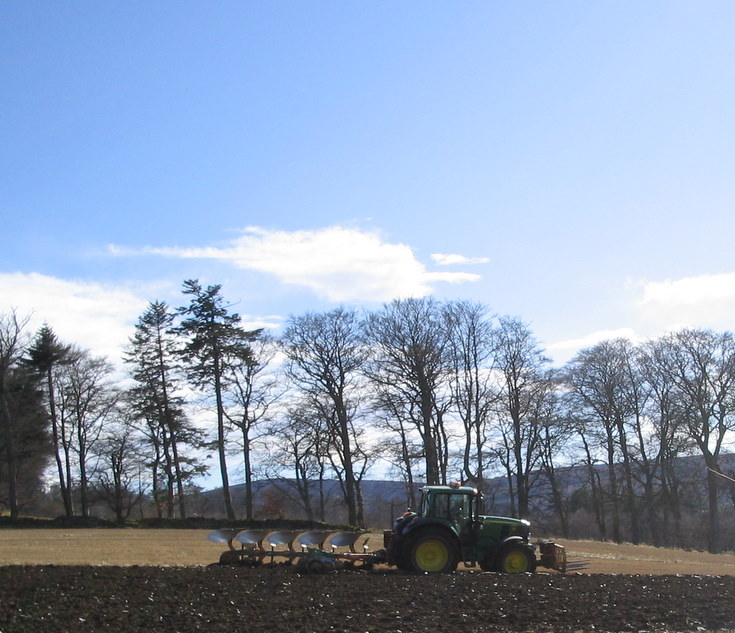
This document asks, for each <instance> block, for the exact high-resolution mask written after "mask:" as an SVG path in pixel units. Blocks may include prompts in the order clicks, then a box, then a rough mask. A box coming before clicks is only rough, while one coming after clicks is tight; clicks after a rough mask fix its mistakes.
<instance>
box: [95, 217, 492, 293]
mask: <svg viewBox="0 0 735 633" xmlns="http://www.w3.org/2000/svg"><path fill="white" fill-rule="evenodd" d="M109 252H110V253H111V254H114V255H130V254H152V255H158V256H162V257H175V258H187V259H214V260H221V261H225V262H229V263H231V264H232V265H233V266H235V267H237V268H241V269H247V270H253V271H258V272H262V273H266V274H270V275H273V276H274V277H275V278H276V279H278V280H279V281H280V282H281V283H284V284H290V285H294V286H299V287H302V288H307V289H309V290H310V291H312V292H314V293H315V294H317V295H318V296H320V297H322V298H325V299H327V300H330V301H335V302H348V301H349V302H363V301H387V300H390V299H393V298H396V297H421V296H426V295H428V294H431V292H432V291H433V288H432V284H434V283H438V282H445V283H466V282H472V281H477V280H479V279H480V276H479V275H476V274H471V273H465V272H456V273H445V272H442V273H436V272H430V271H427V270H426V267H425V266H424V264H422V263H421V262H420V261H419V260H418V259H416V256H415V255H414V252H413V250H412V249H411V248H410V247H409V246H407V245H406V244H400V243H399V244H393V243H389V242H386V241H384V240H383V239H382V237H381V236H380V235H379V234H378V233H377V232H369V231H361V230H357V229H353V228H345V227H340V226H332V227H328V228H324V229H319V230H303V231H273V230H266V229H262V228H259V227H248V228H247V229H245V230H244V232H243V234H242V235H241V236H240V237H238V238H236V239H234V240H232V241H231V242H229V243H227V244H226V245H224V246H222V247H215V246H205V247H193V248H176V247H147V248H145V249H142V250H138V251H130V250H127V249H125V248H123V247H119V246H111V247H110V249H109ZM450 257H459V256H450ZM469 261H471V260H468V261H465V262H463V263H468V262H469ZM456 263H459V262H456Z"/></svg>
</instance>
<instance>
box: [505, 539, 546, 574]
mask: <svg viewBox="0 0 735 633" xmlns="http://www.w3.org/2000/svg"><path fill="white" fill-rule="evenodd" d="M497 570H498V571H499V572H501V573H503V574H522V573H524V572H525V573H531V574H532V573H533V572H535V571H536V557H535V556H534V555H533V552H531V551H529V550H528V549H527V548H525V547H522V546H521V545H512V546H511V547H508V548H506V549H505V550H503V551H502V552H501V554H500V556H499V557H498V560H497Z"/></svg>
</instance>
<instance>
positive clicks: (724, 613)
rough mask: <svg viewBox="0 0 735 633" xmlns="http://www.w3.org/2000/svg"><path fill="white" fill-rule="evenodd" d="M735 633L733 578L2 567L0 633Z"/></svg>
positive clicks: (283, 568) (281, 568)
mask: <svg viewBox="0 0 735 633" xmlns="http://www.w3.org/2000/svg"><path fill="white" fill-rule="evenodd" d="M722 628H735V576H720V577H718V576H632V575H627V576H624V575H619V576H609V575H590V574H567V575H561V574H555V573H549V574H545V573H540V574H535V575H526V574H523V575H509V576H506V575H499V574H493V573H479V572H477V573H476V572H457V573H454V574H449V575H432V576H429V575H413V574H404V573H399V572H396V571H378V570H374V571H341V572H338V573H332V574H325V575H309V574H300V573H298V572H297V571H296V570H295V569H294V568H292V567H287V566H284V565H277V566H273V567H271V566H267V565H266V566H262V567H256V568H246V567H220V566H210V567H62V566H49V567H40V566H38V567H30V566H9V567H0V631H4V632H5V633H24V632H25V631H28V632H31V631H32V632H34V633H35V632H37V631H55V632H62V631H69V632H71V631H74V632H80V633H82V632H85V631H115V632H116V633H125V632H128V631H130V632H132V631H135V632H139V631H146V632H147V633H159V632H160V633H169V632H178V633H188V632H189V631H206V632H207V633H218V632H220V631H221V632H225V631H226V632H228V633H231V632H232V631H248V633H254V632H258V631H267V632H268V633H278V632H281V631H283V632H286V631H288V632H289V633H295V632H299V631H304V632H307V631H308V632H313V633H316V632H321V631H324V632H330V633H334V632H355V633H365V632H366V631H370V632H373V633H381V632H389V631H390V632H392V633H397V632H399V631H403V632H408V631H432V632H433V631H452V633H469V632H475V631H484V632H487V631H526V632H528V631H580V630H585V631H592V630H595V631H697V630H698V629H699V630H700V631H701V630H702V629H706V630H716V629H722Z"/></svg>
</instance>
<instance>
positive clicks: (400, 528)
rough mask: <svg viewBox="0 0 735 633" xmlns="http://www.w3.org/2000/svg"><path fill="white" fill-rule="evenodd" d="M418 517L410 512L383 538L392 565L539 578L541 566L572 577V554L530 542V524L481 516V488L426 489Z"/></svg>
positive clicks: (512, 519)
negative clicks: (459, 567)
mask: <svg viewBox="0 0 735 633" xmlns="http://www.w3.org/2000/svg"><path fill="white" fill-rule="evenodd" d="M421 493H422V494H421V502H420V506H419V510H418V512H411V511H408V512H405V513H404V514H403V516H401V517H400V518H399V519H398V520H397V521H396V522H395V524H394V525H393V529H392V530H388V531H386V532H385V533H384V535H383V542H384V546H385V556H386V562H387V563H388V564H391V565H396V566H397V567H399V568H400V569H404V570H406V571H415V572H429V573H437V572H451V571H454V570H455V569H456V567H457V565H458V564H459V563H460V562H463V563H464V564H465V566H467V567H476V566H478V565H479V567H480V569H482V570H483V571H497V572H503V573H521V572H534V571H535V570H536V567H537V566H541V567H548V568H552V569H557V570H559V571H566V570H567V569H568V564H567V561H566V552H565V550H564V548H563V547H562V546H561V545H557V544H556V543H553V542H550V541H547V542H541V543H539V544H538V547H539V552H540V556H539V557H538V558H537V557H536V547H535V546H534V544H532V543H531V542H530V540H529V538H530V531H531V524H530V523H529V522H528V521H526V520H525V519H515V518H509V517H498V516H484V515H482V514H480V506H481V501H482V495H481V493H479V492H478V491H477V490H476V489H475V488H471V487H468V486H460V485H459V484H453V485H451V486H425V487H424V488H422V490H421Z"/></svg>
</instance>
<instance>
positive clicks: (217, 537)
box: [207, 528, 241, 543]
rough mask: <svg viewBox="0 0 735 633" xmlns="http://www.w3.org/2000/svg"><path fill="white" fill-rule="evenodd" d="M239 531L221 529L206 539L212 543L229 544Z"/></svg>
mask: <svg viewBox="0 0 735 633" xmlns="http://www.w3.org/2000/svg"><path fill="white" fill-rule="evenodd" d="M240 531H241V530H239V529H236V528H221V529H219V530H216V531H214V532H212V533H211V534H210V535H209V536H208V537H207V538H208V539H209V540H210V541H212V543H229V542H230V541H232V539H233V538H234V537H235V536H237V534H238V532H240Z"/></svg>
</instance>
